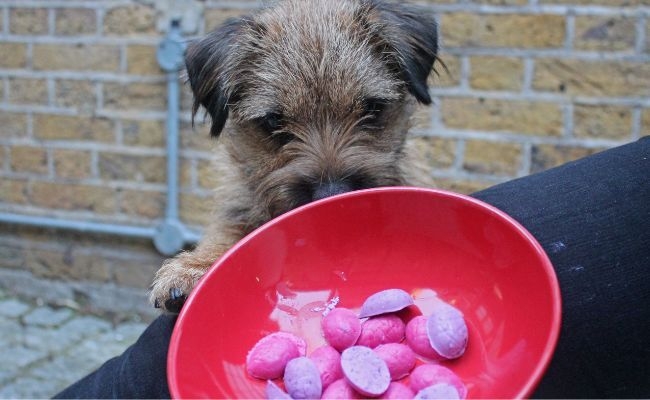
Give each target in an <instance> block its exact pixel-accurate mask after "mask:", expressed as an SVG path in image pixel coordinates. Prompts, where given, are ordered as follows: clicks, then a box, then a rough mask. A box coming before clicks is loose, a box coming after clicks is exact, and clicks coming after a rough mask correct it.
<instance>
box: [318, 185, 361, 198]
mask: <svg viewBox="0 0 650 400" xmlns="http://www.w3.org/2000/svg"><path fill="white" fill-rule="evenodd" d="M352 190H354V188H353V187H352V186H351V185H349V184H348V183H346V182H341V181H335V182H321V183H320V184H318V186H316V188H315V189H314V192H313V194H312V201H315V200H320V199H324V198H326V197H330V196H334V195H337V194H341V193H346V192H350V191H352Z"/></svg>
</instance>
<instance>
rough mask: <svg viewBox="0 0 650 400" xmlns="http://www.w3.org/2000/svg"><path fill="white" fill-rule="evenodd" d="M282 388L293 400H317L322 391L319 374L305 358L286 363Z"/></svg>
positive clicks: (309, 360)
mask: <svg viewBox="0 0 650 400" xmlns="http://www.w3.org/2000/svg"><path fill="white" fill-rule="evenodd" d="M284 386H285V387H286V388H287V393H289V395H290V396H291V398H293V399H318V398H320V396H321V393H322V391H323V385H322V383H321V380H320V372H319V371H318V368H317V367H316V364H315V363H314V362H313V361H312V360H311V359H309V358H307V357H297V358H294V359H292V360H290V361H289V362H288V363H287V366H286V368H285V370H284Z"/></svg>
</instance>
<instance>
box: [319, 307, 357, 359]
mask: <svg viewBox="0 0 650 400" xmlns="http://www.w3.org/2000/svg"><path fill="white" fill-rule="evenodd" d="M321 329H322V331H323V337H324V338H325V340H326V341H327V343H328V344H329V345H330V346H332V347H334V348H335V349H336V350H338V351H343V350H345V349H347V348H348V347H350V346H352V345H354V344H355V343H356V342H357V339H358V338H359V335H360V334H361V321H359V318H358V317H357V315H356V314H355V313H354V312H353V311H352V310H349V309H347V308H343V307H338V308H335V309H333V310H332V311H330V312H329V313H327V315H326V316H325V317H323V319H322V320H321Z"/></svg>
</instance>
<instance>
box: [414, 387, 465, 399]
mask: <svg viewBox="0 0 650 400" xmlns="http://www.w3.org/2000/svg"><path fill="white" fill-rule="evenodd" d="M414 398H415V399H459V398H460V397H459V396H458V391H457V390H456V388H455V387H454V386H453V385H450V384H448V383H436V384H435V385H431V386H427V387H425V388H424V389H422V390H420V391H419V392H417V394H416V395H415V397H414Z"/></svg>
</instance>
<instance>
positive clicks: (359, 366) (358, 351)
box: [341, 346, 391, 397]
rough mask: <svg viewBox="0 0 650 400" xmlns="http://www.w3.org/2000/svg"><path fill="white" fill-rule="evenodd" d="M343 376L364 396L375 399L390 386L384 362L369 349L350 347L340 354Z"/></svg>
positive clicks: (388, 374) (388, 373)
mask: <svg viewBox="0 0 650 400" xmlns="http://www.w3.org/2000/svg"><path fill="white" fill-rule="evenodd" d="M341 368H342V369H343V375H344V376H345V379H347V380H348V382H349V383H350V385H351V386H352V387H353V388H354V389H355V390H356V391H358V392H359V393H361V394H362V395H365V396H370V397H377V396H380V395H381V394H383V393H384V392H385V391H386V389H388V385H390V381H391V380H390V372H389V371H388V367H387V366H386V363H385V362H384V360H382V359H381V358H379V356H378V355H377V354H376V353H375V352H374V351H373V350H372V349H371V348H369V347H365V346H352V347H349V348H347V349H345V350H344V351H343V353H342V354H341Z"/></svg>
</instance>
